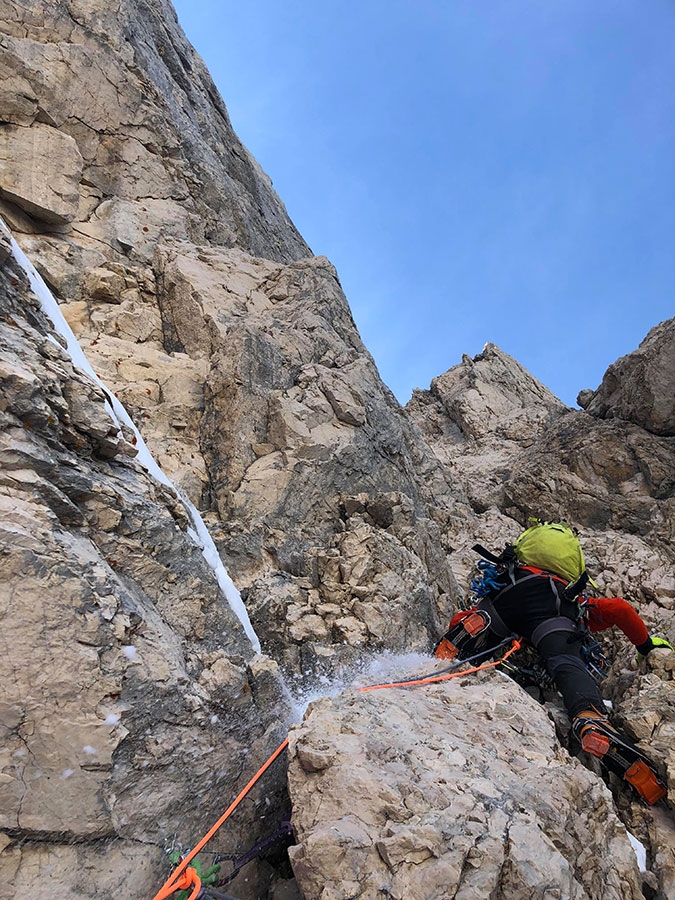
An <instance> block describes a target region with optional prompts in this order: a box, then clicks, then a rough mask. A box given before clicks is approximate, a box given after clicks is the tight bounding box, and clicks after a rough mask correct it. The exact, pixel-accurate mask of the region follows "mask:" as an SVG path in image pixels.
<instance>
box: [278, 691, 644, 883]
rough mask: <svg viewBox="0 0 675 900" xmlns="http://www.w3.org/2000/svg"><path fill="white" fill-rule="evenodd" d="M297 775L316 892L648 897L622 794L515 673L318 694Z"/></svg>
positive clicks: (303, 841) (299, 746) (294, 749)
mask: <svg viewBox="0 0 675 900" xmlns="http://www.w3.org/2000/svg"><path fill="white" fill-rule="evenodd" d="M289 787H290V793H291V798H292V801H293V826H294V829H295V832H296V835H297V841H298V843H297V846H295V847H293V848H291V861H292V865H293V868H294V871H295V874H296V878H297V880H298V883H299V885H300V889H301V891H302V895H303V896H304V897H305V898H307V900H313V898H317V900H318V898H327V897H331V898H334V900H339V898H347V897H368V898H376V897H383V898H384V897H393V898H401V900H403V898H406V900H414V898H420V900H430V898H435V897H436V898H439V900H440V898H443V897H449V896H452V897H456V898H462V900H463V898H466V900H469V898H477V897H492V898H495V900H501V898H503V900H507V898H508V900H518V898H522V900H525V898H530V897H532V896H535V895H536V896H539V893H540V892H542V891H544V890H546V886H548V889H549V890H550V891H552V892H554V893H551V896H557V897H559V898H561V900H568V898H575V900H582V898H583V900H585V898H598V900H608V898H616V900H627V898H636V900H637V898H638V897H642V896H643V895H642V891H641V886H640V878H639V875H638V871H637V866H636V860H635V854H634V853H633V850H632V848H631V846H630V844H629V841H628V838H627V836H626V832H625V829H624V828H623V826H622V825H621V823H620V822H619V820H618V819H617V817H616V814H615V813H614V811H613V809H612V803H611V797H610V795H609V793H608V792H607V790H606V789H605V788H604V786H603V785H602V784H601V782H599V781H598V780H597V779H596V778H595V777H594V776H593V775H592V774H591V773H590V772H588V771H587V770H586V769H584V768H583V767H582V766H581V765H579V764H573V763H572V762H571V761H570V760H569V758H568V757H567V754H566V752H565V751H564V750H561V748H560V747H559V745H558V743H557V739H556V737H555V734H554V731H553V727H552V725H551V723H550V722H549V721H547V719H546V717H545V715H544V713H543V712H542V710H541V708H540V707H539V706H538V705H537V704H536V703H535V701H533V700H532V699H531V698H529V697H528V696H527V695H526V694H525V693H524V692H522V691H521V690H520V689H519V688H517V687H516V686H515V684H514V683H513V682H510V681H509V680H508V679H500V678H499V677H498V676H488V677H486V678H485V679H480V678H475V677H472V678H462V679H459V680H455V681H451V682H446V683H445V684H443V685H434V686H428V687H424V688H417V689H413V688H411V689H410V690H400V689H390V690H384V691H374V692H370V693H366V694H358V693H347V694H344V695H342V696H340V697H339V698H336V699H333V700H328V699H324V700H320V701H317V702H315V703H313V704H312V705H311V706H310V708H309V710H308V712H307V714H306V716H305V720H304V721H303V723H302V724H301V725H299V726H296V727H294V728H293V729H292V731H291V750H290V761H289ZM541 896H544V894H543V893H542V894H541Z"/></svg>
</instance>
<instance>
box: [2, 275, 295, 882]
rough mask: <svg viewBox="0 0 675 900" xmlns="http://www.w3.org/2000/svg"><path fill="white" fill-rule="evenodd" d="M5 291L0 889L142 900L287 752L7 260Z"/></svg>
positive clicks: (179, 509)
mask: <svg viewBox="0 0 675 900" xmlns="http://www.w3.org/2000/svg"><path fill="white" fill-rule="evenodd" d="M0 282H1V289H0V342H1V343H2V347H3V356H2V361H1V363H0V382H1V386H2V391H1V396H2V399H1V401H0V425H1V429H0V435H1V437H0V463H1V467H0V545H1V546H2V555H1V557H0V584H1V588H0V598H2V599H1V600H0V618H1V619H2V634H3V642H4V643H3V647H4V650H3V654H2V658H1V659H0V678H1V679H2V683H3V686H4V688H3V696H2V700H1V701H0V829H1V830H2V842H3V843H2V848H3V850H4V852H3V853H2V857H1V858H0V883H2V884H3V885H5V886H8V887H9V889H10V890H11V896H15V897H27V896H34V895H35V893H36V891H37V892H40V891H41V890H42V888H44V886H45V884H46V883H47V882H45V881H44V879H45V877H46V875H47V873H51V874H50V875H49V879H48V884H49V891H50V894H51V895H53V896H59V897H69V896H75V895H76V894H78V893H80V892H81V891H83V890H84V891H85V895H87V896H101V895H102V893H106V892H107V893H109V894H110V895H112V894H114V893H116V892H117V886H119V885H120V884H122V883H124V885H125V889H128V895H129V896H130V897H134V898H136V897H139V898H140V896H141V895H144V896H147V895H148V892H149V891H150V890H151V885H152V884H155V885H156V884H157V882H158V880H159V878H160V873H161V871H162V869H163V868H164V866H163V865H162V863H161V860H162V853H163V848H164V846H165V845H166V843H167V842H171V841H173V840H174V835H175V834H176V831H177V826H179V827H180V831H181V834H182V835H183V836H184V838H183V839H186V840H190V841H192V840H195V839H196V838H197V837H198V836H199V834H200V833H201V831H202V830H203V827H204V819H205V817H206V819H207V820H209V821H211V820H215V819H216V818H217V817H218V815H220V812H221V810H220V805H221V803H220V798H221V794H222V793H223V792H225V793H228V792H229V791H230V790H232V787H233V785H235V784H236V783H237V781H238V779H239V777H240V775H241V774H242V771H243V765H244V761H245V760H246V761H247V762H250V760H251V754H253V756H254V757H255V758H259V756H261V755H262V756H263V757H264V755H265V752H266V750H267V746H268V742H273V741H274V740H275V739H276V737H279V739H280V737H281V733H280V729H279V725H278V718H277V717H278V716H279V715H280V714H281V715H282V716H283V706H279V703H280V701H281V696H282V685H281V683H280V679H279V676H278V674H277V675H276V676H274V673H273V672H271V671H270V669H269V668H266V667H264V666H263V665H261V664H260V663H256V661H255V660H254V658H253V652H252V649H251V646H250V643H249V641H248V639H247V638H246V637H245V635H244V633H243V630H242V628H241V625H240V623H239V621H238V620H237V618H236V617H235V616H234V614H233V613H232V611H231V609H230V607H229V604H228V603H227V601H226V600H225V598H224V597H223V595H222V592H221V590H220V588H219V586H218V583H217V581H216V579H215V576H214V573H213V571H212V570H211V568H210V567H209V566H208V565H207V563H206V561H205V559H204V557H203V555H202V553H201V550H200V548H199V546H198V545H197V544H196V543H195V542H194V540H193V539H192V537H191V536H190V534H189V533H188V530H187V526H188V518H187V516H186V513H185V509H184V508H183V504H182V502H181V501H180V500H179V499H178V498H177V497H176V496H175V494H173V493H172V492H171V491H170V490H169V489H168V488H167V487H166V486H164V485H161V484H158V483H155V482H154V480H153V479H151V478H150V477H149V476H148V475H147V473H145V471H144V470H143V469H142V468H141V466H140V465H139V464H138V463H137V462H136V461H134V460H133V459H132V458H130V456H129V455H128V454H127V453H126V450H125V446H126V443H125V441H124V440H121V441H120V440H117V439H116V437H115V434H116V432H117V426H116V425H115V423H114V422H113V421H112V420H111V418H110V415H109V413H107V412H106V409H105V406H104V404H103V402H102V398H101V396H100V389H99V388H98V387H97V386H96V385H94V384H93V382H90V381H89V379H88V378H86V377H85V376H84V375H83V374H82V373H81V372H79V371H78V370H75V369H74V367H73V365H72V362H71V360H70V358H69V356H68V355H67V353H66V352H65V351H64V350H63V349H62V346H61V344H60V343H59V340H58V339H57V336H56V335H55V333H54V331H53V329H52V328H51V326H50V323H49V321H48V320H47V319H46V317H45V315H44V313H43V312H42V310H41V308H40V304H39V302H38V300H37V299H36V297H35V296H34V295H33V294H32V293H31V292H30V291H29V289H28V285H27V282H26V279H25V277H24V275H23V272H22V271H21V270H20V269H19V268H18V266H17V265H16V264H15V263H14V261H13V260H7V261H6V262H5V264H4V266H3V267H2V269H0ZM247 663H251V665H250V666H248V665H247ZM275 677H276V691H274V689H273V687H272V682H273V681H274V678H275ZM257 680H260V685H258V684H256V681H257ZM273 693H276V697H277V700H276V703H275V704H274V706H273V705H272V703H271V702H270V697H271V695H272V694H273ZM256 697H259V698H261V699H260V705H259V703H258V702H257V701H256ZM280 711H281V713H280ZM260 761H261V762H262V761H263V760H262V759H260ZM247 777H248V776H247V775H246V776H245V778H246V779H247ZM277 790H278V788H277ZM270 791H271V794H272V795H273V796H274V793H275V788H274V786H273V785H270ZM244 817H246V814H244ZM256 820H257V817H256V816H255V814H253V817H252V821H251V825H252V827H253V829H254V831H255V829H256V828H257V827H258V825H257V824H256ZM237 827H238V828H240V827H241V823H239V825H238V826H237ZM221 840H222V842H223V846H228V843H229V846H230V847H235V846H238V844H237V837H236V834H229V835H228V832H227V831H225V832H224V833H223V835H222V838H221ZM102 841H105V849H106V854H105V858H106V867H105V868H106V872H105V873H103V874H101V873H98V869H99V868H100V864H101V859H102V857H101V853H102V850H101V847H102V843H101V842H102ZM233 842H234V843H233ZM123 860H126V861H127V863H126V865H129V866H133V867H136V866H138V867H139V871H138V872H134V876H133V878H132V877H131V875H129V878H128V879H127V874H125V872H124V871H123V870H124V866H125V863H123ZM83 870H85V871H89V870H96V871H97V875H96V878H95V879H94V878H93V877H92V879H91V884H87V885H85V884H82V871H83ZM99 876H100V877H99ZM88 877H89V876H88ZM125 879H127V881H126V882H125ZM139 891H140V893H139ZM3 896H8V895H7V894H3Z"/></svg>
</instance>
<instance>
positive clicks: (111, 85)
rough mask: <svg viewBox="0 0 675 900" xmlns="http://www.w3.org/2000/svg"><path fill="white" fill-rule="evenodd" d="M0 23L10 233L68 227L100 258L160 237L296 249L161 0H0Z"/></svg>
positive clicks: (0, 186)
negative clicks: (58, 200) (22, 153)
mask: <svg viewBox="0 0 675 900" xmlns="http://www.w3.org/2000/svg"><path fill="white" fill-rule="evenodd" d="M0 23H1V25H0V31H1V33H2V34H3V40H2V49H3V61H2V70H0V78H1V79H2V109H3V121H4V122H6V123H7V125H6V126H4V128H5V129H6V132H5V136H4V137H3V146H5V147H7V148H8V149H16V148H17V147H18V146H21V147H22V148H28V153H29V155H28V156H27V157H26V158H16V157H14V158H13V159H12V161H11V164H10V165H9V166H8V167H6V168H5V167H3V169H2V170H0V190H1V192H2V195H3V196H4V197H5V198H7V199H8V200H9V201H11V202H12V203H16V204H17V206H18V207H20V211H19V212H18V213H14V215H13V212H14V211H13V210H12V208H11V204H9V205H5V207H4V212H5V214H6V215H9V216H10V217H11V218H14V220H15V224H16V225H17V226H19V228H21V227H23V229H25V230H28V231H38V232H40V231H43V230H45V229H44V225H45V224H47V225H50V224H54V225H58V224H59V223H61V222H70V223H72V226H71V229H70V230H69V231H68V235H69V238H68V240H72V241H73V242H75V243H76V244H79V243H81V244H82V245H85V246H88V247H92V248H95V249H97V250H99V251H100V252H102V253H103V255H104V256H108V255H109V254H110V253H111V251H113V252H117V253H120V254H121V255H122V256H123V257H128V256H134V255H138V256H139V257H145V258H146V259H149V258H151V257H152V250H153V246H154V244H155V243H156V241H157V240H158V239H159V238H161V237H163V236H167V235H172V236H174V237H177V238H183V239H185V238H189V239H191V240H195V241H212V242H214V243H218V244H221V245H224V246H233V245H234V246H239V247H242V248H243V249H245V250H247V251H249V252H252V253H254V254H260V255H263V256H266V257H268V258H270V259H275V260H292V259H297V258H300V257H304V256H306V255H308V249H307V246H306V244H305V243H304V241H303V240H302V238H300V236H299V235H298V233H297V231H296V230H295V228H294V227H293V226H292V224H291V223H290V221H289V219H288V217H287V215H286V212H285V210H284V207H283V205H282V203H281V202H280V200H279V198H278V197H277V196H276V194H275V193H274V191H273V190H272V187H271V183H270V181H269V179H268V178H267V176H265V175H264V174H263V172H262V171H261V169H260V167H259V166H258V164H257V163H256V162H255V160H253V159H252V158H251V156H250V155H249V154H248V152H247V151H246V150H245V148H244V147H243V146H242V144H241V143H240V142H239V140H238V139H237V137H236V136H235V134H234V132H233V131H232V126H231V125H230V121H229V118H228V115H227V110H226V109H225V106H224V104H223V102H222V100H221V98H220V96H219V94H218V92H217V90H216V88H215V86H214V84H213V81H212V80H211V78H210V76H209V74H208V72H207V71H206V69H205V67H204V64H203V62H202V61H201V59H200V58H199V57H198V56H197V54H196V53H195V52H194V50H193V48H192V47H191V46H190V44H189V43H188V42H187V40H186V38H185V35H184V34H183V32H182V31H181V29H180V27H179V26H178V23H177V21H176V14H175V12H174V10H173V7H172V6H171V3H170V2H168V0H122V2H121V3H117V4H115V5H114V7H112V6H111V5H110V4H109V3H106V2H103V0H22V2H20V3H19V2H16V0H2V2H1V3H0ZM68 139H70V140H68ZM8 145H10V146H8ZM54 150H56V151H57V153H58V156H50V153H51V152H53V151H54ZM80 156H81V160H80V159H79V157H80ZM34 163H37V165H36V166H35V167H34V168H33V167H32V166H33V164H34ZM29 166H31V169H30V171H29V172H27V171H26V169H28V168H29ZM55 172H59V173H60V175H62V177H63V178H65V179H66V180H67V183H68V189H67V190H66V191H65V192H64V196H63V198H62V202H63V203H64V205H65V206H64V207H61V206H59V209H58V210H56V211H55V210H54V209H53V208H52V205H53V202H54V200H53V198H52V194H54V193H56V194H57V195H58V194H61V193H62V189H61V188H58V190H55V187H54V185H53V183H52V179H53V176H54V173H55ZM73 191H74V192H75V195H76V196H77V197H78V199H79V204H78V203H77V202H75V203H74V202H73V197H72V194H73ZM66 196H67V198H68V199H67V201H66ZM21 211H27V212H28V213H29V216H30V217H29V218H28V219H26V218H25V217H24V216H23V215H22V212H21ZM62 252H63V253H64V255H65V253H66V252H67V247H64V248H63V250H62Z"/></svg>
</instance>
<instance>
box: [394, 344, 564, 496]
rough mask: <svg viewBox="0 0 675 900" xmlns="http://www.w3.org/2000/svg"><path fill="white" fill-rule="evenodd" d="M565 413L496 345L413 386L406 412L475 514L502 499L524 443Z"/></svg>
mask: <svg viewBox="0 0 675 900" xmlns="http://www.w3.org/2000/svg"><path fill="white" fill-rule="evenodd" d="M565 411H566V407H565V405H564V404H563V403H561V402H560V400H558V399H557V397H555V396H554V395H553V394H552V393H551V392H550V391H549V390H548V388H546V387H544V385H543V384H541V382H539V381H537V379H536V378H534V377H533V376H532V375H530V373H529V372H527V370H526V369H524V368H523V367H522V366H521V365H520V363H518V362H517V361H516V360H515V359H513V358H512V357H510V356H509V355H508V354H507V353H504V352H503V351H502V350H500V349H499V347H497V346H495V344H491V343H488V344H486V345H485V347H484V349H483V352H482V353H479V354H478V355H477V356H476V357H474V358H473V359H472V358H471V357H470V356H464V357H463V358H462V362H461V363H460V364H459V365H457V366H454V367H453V368H452V369H449V370H448V371H447V372H446V373H445V374H443V375H440V376H439V377H438V378H434V379H433V381H432V382H431V387H430V389H429V390H428V391H420V390H416V391H414V392H413V396H412V398H411V400H410V401H409V403H408V404H407V406H406V412H407V413H408V414H409V415H410V417H411V419H412V420H413V421H414V422H415V424H416V425H417V426H418V427H419V428H420V430H421V431H422V433H423V434H424V436H425V437H426V439H427V440H428V441H429V443H430V444H431V446H432V447H433V449H434V452H435V453H436V455H437V457H438V458H439V459H440V460H441V461H442V462H443V463H444V464H445V465H446V466H447V467H448V468H449V470H450V471H451V472H452V474H453V475H454V476H455V477H457V478H458V479H459V480H460V481H461V483H462V485H463V487H464V489H465V490H466V492H467V494H468V496H469V498H470V500H471V503H472V505H473V507H474V509H476V510H477V511H478V512H485V511H486V510H487V509H488V508H489V507H490V506H493V505H495V504H501V503H502V502H503V485H504V482H505V481H506V480H507V479H508V476H509V473H510V470H511V467H512V465H513V463H514V461H515V460H516V459H517V458H518V457H519V455H520V454H521V452H522V451H523V449H524V448H527V447H529V446H531V445H532V444H533V443H535V442H536V441H537V439H538V438H539V436H540V435H541V433H542V431H543V430H544V429H545V428H546V427H547V426H548V425H549V424H550V423H551V422H553V421H555V420H556V419H557V418H558V417H560V416H561V415H562V414H563V413H564V412H565Z"/></svg>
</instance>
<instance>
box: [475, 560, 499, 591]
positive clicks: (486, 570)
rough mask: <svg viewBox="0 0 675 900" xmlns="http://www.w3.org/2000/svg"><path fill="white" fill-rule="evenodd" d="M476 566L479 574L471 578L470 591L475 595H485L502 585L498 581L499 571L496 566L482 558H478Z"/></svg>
mask: <svg viewBox="0 0 675 900" xmlns="http://www.w3.org/2000/svg"><path fill="white" fill-rule="evenodd" d="M478 568H479V569H480V570H481V574H480V575H477V576H476V577H475V578H472V579H471V585H470V588H469V589H470V591H471V593H472V594H473V595H474V596H475V597H487V595H488V594H491V593H492V592H493V591H497V590H499V589H500V588H502V587H504V585H503V583H502V582H501V581H500V573H499V571H498V569H497V566H495V565H493V564H492V563H490V562H487V561H486V560H484V559H481V560H479V562H478Z"/></svg>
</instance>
